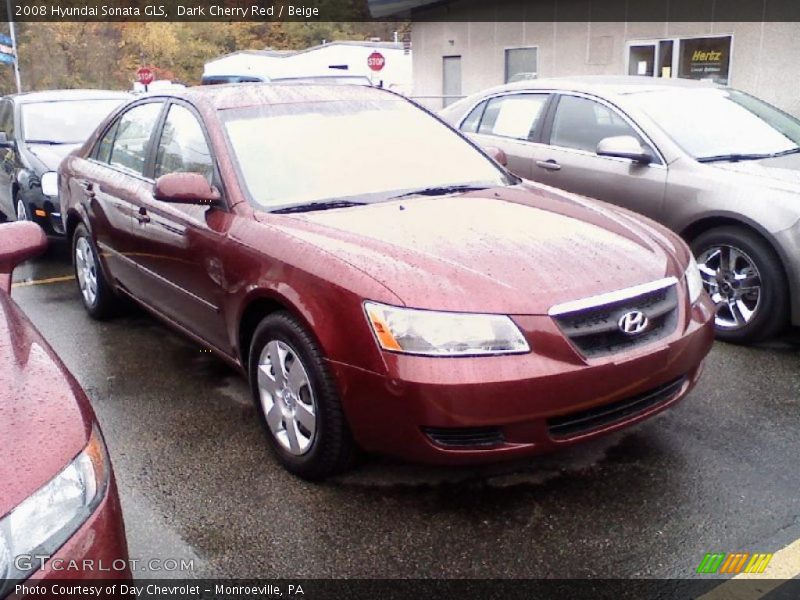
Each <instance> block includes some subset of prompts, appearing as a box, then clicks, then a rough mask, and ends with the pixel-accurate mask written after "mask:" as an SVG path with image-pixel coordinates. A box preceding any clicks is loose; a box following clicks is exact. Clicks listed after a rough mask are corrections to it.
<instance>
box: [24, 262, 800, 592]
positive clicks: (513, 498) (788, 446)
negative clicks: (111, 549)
mask: <svg viewBox="0 0 800 600" xmlns="http://www.w3.org/2000/svg"><path fill="white" fill-rule="evenodd" d="M70 273H71V268H70V265H69V262H68V258H67V257H66V252H60V251H58V249H56V250H55V251H54V250H51V251H50V252H49V254H48V255H47V256H45V257H44V258H42V259H39V260H38V261H36V262H35V263H33V264H28V265H25V266H23V267H21V268H20V269H18V271H17V273H16V277H15V280H17V281H25V280H28V279H44V278H52V277H61V276H64V275H69V274H70ZM12 296H13V298H14V299H15V300H16V301H17V303H18V304H19V305H20V306H21V307H22V308H23V309H24V310H25V312H26V313H27V314H28V315H29V317H31V319H32V320H33V321H34V323H35V324H36V325H37V327H38V328H39V329H40V331H41V332H42V334H43V335H44V336H45V338H46V339H47V340H48V341H49V342H50V343H51V345H52V346H53V347H54V348H55V350H56V351H57V352H58V353H59V354H60V355H61V357H62V359H63V360H64V362H65V363H66V365H67V366H68V368H69V369H70V370H71V371H72V372H73V373H74V375H75V376H76V377H77V379H78V380H79V381H80V382H81V384H82V385H83V386H84V388H85V389H86V391H87V393H88V395H89V396H90V398H91V399H92V402H93V404H94V408H95V411H96V412H97V415H98V418H99V420H100V423H101V426H102V428H103V431H104V433H105V436H106V439H107V441H108V445H109V448H110V452H111V456H112V460H113V463H114V468H115V470H116V477H117V481H118V484H119V487H120V492H121V496H122V501H123V509H124V513H125V519H126V525H127V529H128V536H129V544H130V550H131V556H132V557H135V558H150V557H153V556H158V557H162V558H187V559H193V560H194V572H193V573H180V574H175V575H180V576H194V577H212V576H227V577H236V576H239V577H242V576H248V577H258V576H261V577H292V578H296V577H486V578H490V577H536V578H538V577H678V578H683V577H692V576H693V575H694V570H695V568H696V567H697V565H698V564H699V562H700V560H701V559H702V558H703V555H704V554H705V553H706V552H734V551H751V552H769V551H773V550H775V549H777V548H778V547H781V546H784V545H786V544H787V543H789V542H791V541H792V540H794V539H797V538H800V494H798V489H800V467H798V456H800V399H799V398H800V361H798V359H799V358H800V343H799V342H797V341H796V340H797V339H798V335H797V332H790V334H789V335H787V336H786V337H785V338H784V339H781V340H778V341H776V342H771V343H769V344H767V345H763V346H760V347H755V348H743V347H736V346H730V345H726V344H721V343H718V344H716V345H715V347H714V349H713V350H712V353H711V355H710V356H709V358H708V359H707V362H706V369H705V373H704V375H703V378H702V380H701V382H700V384H699V385H698V387H697V388H696V389H695V390H694V391H693V392H692V393H691V394H690V396H689V397H688V398H687V399H686V400H685V401H684V402H683V403H682V404H680V405H679V406H677V407H676V408H674V409H673V410H670V411H667V412H666V413H665V414H663V415H661V416H660V417H657V418H656V419H653V420H650V421H649V422H647V423H645V424H643V425H642V426H640V427H638V428H636V429H634V430H632V431H629V432H625V433H622V434H617V435H616V436H613V437H611V438H607V439H605V440H603V441H600V442H597V443H593V444H591V445H587V446H579V447H577V448H573V449H571V450H569V451H568V452H564V453H561V454H558V455H551V456H546V457H541V458H537V459H532V460H527V461H525V462H522V463H515V464H511V465H508V464H506V465H500V466H494V467H488V468H481V469H463V468H461V469H441V468H426V467H419V466H413V465H407V464H401V463H396V462H393V461H390V460H388V459H383V458H377V457H368V458H367V459H365V460H364V461H363V462H362V464H361V465H360V466H359V468H358V469H357V470H356V471H354V472H352V473H350V474H347V475H346V476H342V477H339V478H337V479H335V480H332V481H329V482H327V483H324V484H310V483H306V482H304V481H301V480H299V479H296V478H294V477H292V476H291V475H289V474H287V473H285V472H284V471H283V470H282V469H281V468H280V467H279V466H278V465H277V463H276V462H275V461H274V460H273V458H272V457H271V455H270V454H269V452H268V449H267V447H266V442H265V439H264V437H263V433H262V431H261V429H260V426H259V424H258V422H257V420H256V413H255V410H254V409H253V408H252V405H251V400H250V396H249V392H248V390H247V386H246V383H245V382H244V380H243V379H242V378H240V377H239V376H238V375H237V374H236V373H235V372H233V371H232V370H231V369H229V368H228V367H227V366H226V365H225V364H223V363H222V362H220V361H219V360H217V359H216V358H214V357H213V356H212V355H210V354H208V353H205V352H203V351H202V349H201V348H199V347H198V346H195V345H194V344H192V343H191V342H189V341H187V340H185V339H184V338H182V337H181V336H179V335H178V334H176V333H174V332H173V331H172V330H170V329H168V328H166V327H165V326H162V325H161V324H160V323H159V322H157V321H156V320H155V319H153V318H151V317H149V316H147V315H146V314H144V313H141V312H136V311H133V312H131V313H130V314H129V315H127V316H123V317H120V318H117V319H115V320H112V321H108V322H104V323H99V322H96V321H93V320H91V319H90V318H89V317H88V316H87V315H86V314H85V313H84V311H83V308H82V306H81V304H80V302H79V298H78V292H77V288H76V286H75V283H74V281H58V282H54V283H49V284H43V285H30V286H23V287H17V288H15V289H14V290H13V294H12ZM137 575H139V576H141V577H147V576H148V574H146V573H144V574H143V573H138V574H137ZM161 575H165V574H164V573H159V574H158V576H161ZM149 576H154V574H150V575H149Z"/></svg>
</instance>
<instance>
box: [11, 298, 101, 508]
mask: <svg viewBox="0 0 800 600" xmlns="http://www.w3.org/2000/svg"><path fill="white" fill-rule="evenodd" d="M91 422H92V412H91V408H89V406H88V401H87V400H86V398H85V396H83V392H81V391H80V388H79V387H78V385H77V383H76V382H75V380H74V379H73V378H72V377H71V376H70V375H69V374H68V373H67V372H66V370H65V369H64V366H63V365H62V364H61V361H60V360H59V359H58V358H57V357H56V356H55V354H54V353H53V351H52V350H51V349H50V347H49V346H48V345H47V343H46V342H45V341H44V340H43V339H42V337H41V336H40V335H39V334H38V333H37V332H36V330H34V328H33V326H32V325H31V324H30V322H29V321H28V319H27V318H26V317H25V316H24V315H23V314H22V311H21V310H20V309H19V308H18V307H17V306H16V305H15V304H14V303H13V302H12V301H11V299H10V298H9V297H8V295H7V294H6V293H5V292H3V291H0V481H2V482H3V483H2V486H0V517H2V516H3V515H5V514H7V513H8V512H10V511H11V509H13V508H14V507H15V506H17V505H18V504H19V503H20V502H22V501H23V500H25V499H26V498H27V497H28V496H30V495H31V494H32V493H33V492H35V491H36V490H37V489H39V488H40V487H42V486H43V485H44V484H45V483H47V482H48V481H50V479H52V478H53V477H54V476H55V475H56V474H57V473H58V472H59V471H60V470H61V469H63V468H64V467H65V466H67V464H68V463H69V462H70V461H71V460H72V459H73V458H75V456H77V454H78V453H79V452H80V451H81V450H82V449H83V448H84V446H85V445H86V444H87V442H88V440H89V433H90V430H91Z"/></svg>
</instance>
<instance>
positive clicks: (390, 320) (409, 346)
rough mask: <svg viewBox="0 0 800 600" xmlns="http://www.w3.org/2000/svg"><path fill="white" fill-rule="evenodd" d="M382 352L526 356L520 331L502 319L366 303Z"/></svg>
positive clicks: (365, 306)
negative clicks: (518, 354)
mask: <svg viewBox="0 0 800 600" xmlns="http://www.w3.org/2000/svg"><path fill="white" fill-rule="evenodd" d="M364 309H365V310H366V313H367V320H368V321H369V323H370V326H371V327H372V331H373V332H374V333H375V337H376V339H377V340H378V343H379V344H380V346H381V348H383V349H384V350H389V351H392V352H403V353H406V354H421V355H425V356H475V355H490V354H516V353H522V352H529V351H530V347H529V346H528V342H526V341H525V338H524V337H523V336H522V333H521V332H520V330H519V328H518V327H517V326H516V325H515V324H514V322H513V321H512V320H511V319H510V318H509V317H507V316H505V315H488V314H472V313H454V312H437V311H431V310H417V309H412V308H400V307H397V306H388V305H386V304H378V303H376V302H365V303H364Z"/></svg>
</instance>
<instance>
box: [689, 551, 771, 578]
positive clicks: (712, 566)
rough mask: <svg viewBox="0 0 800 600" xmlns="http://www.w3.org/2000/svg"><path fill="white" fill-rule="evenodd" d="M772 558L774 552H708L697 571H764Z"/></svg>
mask: <svg viewBox="0 0 800 600" xmlns="http://www.w3.org/2000/svg"><path fill="white" fill-rule="evenodd" d="M771 560H772V554H765V553H759V552H755V553H753V554H750V553H749V552H735V553H733V554H725V553H724V552H717V553H715V554H713V553H708V554H706V555H705V556H704V557H703V560H702V561H700V565H699V566H698V567H697V572H698V573H707V574H714V573H723V574H726V573H730V574H737V573H763V572H764V569H766V568H767V565H768V564H769V561H771Z"/></svg>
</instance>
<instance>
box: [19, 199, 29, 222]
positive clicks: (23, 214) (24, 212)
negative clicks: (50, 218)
mask: <svg viewBox="0 0 800 600" xmlns="http://www.w3.org/2000/svg"><path fill="white" fill-rule="evenodd" d="M27 220H28V209H27V208H25V203H24V202H23V201H22V200H17V221H27Z"/></svg>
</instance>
